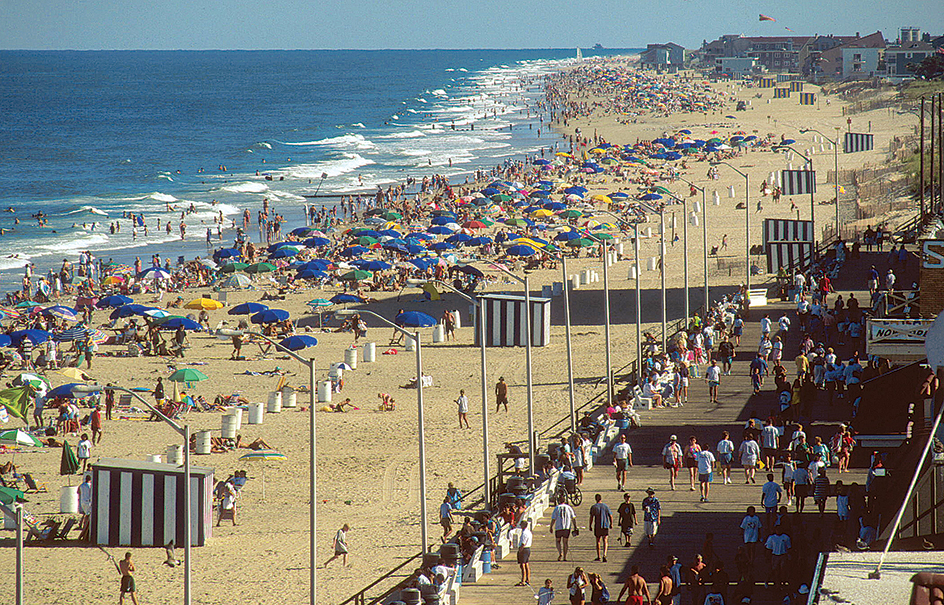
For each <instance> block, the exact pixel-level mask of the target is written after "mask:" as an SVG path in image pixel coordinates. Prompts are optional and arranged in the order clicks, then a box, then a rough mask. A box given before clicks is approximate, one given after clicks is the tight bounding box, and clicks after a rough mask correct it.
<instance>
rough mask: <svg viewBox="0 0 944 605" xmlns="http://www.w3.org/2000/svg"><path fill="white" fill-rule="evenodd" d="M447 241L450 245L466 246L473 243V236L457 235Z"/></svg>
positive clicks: (451, 236)
mask: <svg viewBox="0 0 944 605" xmlns="http://www.w3.org/2000/svg"><path fill="white" fill-rule="evenodd" d="M446 241H447V242H449V243H450V244H464V243H466V242H470V241H472V236H471V235H469V234H468V233H462V232H459V233H455V234H453V235H450V236H449V237H447V238H446Z"/></svg>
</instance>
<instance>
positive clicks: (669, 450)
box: [662, 435, 682, 492]
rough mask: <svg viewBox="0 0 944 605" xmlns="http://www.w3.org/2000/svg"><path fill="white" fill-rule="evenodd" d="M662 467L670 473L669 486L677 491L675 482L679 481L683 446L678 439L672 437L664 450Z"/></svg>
mask: <svg viewBox="0 0 944 605" xmlns="http://www.w3.org/2000/svg"><path fill="white" fill-rule="evenodd" d="M662 466H663V467H664V468H665V469H667V470H668V471H669V485H670V486H672V491H673V492H674V491H675V480H676V479H678V473H679V468H681V466H682V446H680V445H679V444H678V437H676V436H675V435H672V436H671V437H669V442H668V443H667V444H666V445H665V447H663V448H662Z"/></svg>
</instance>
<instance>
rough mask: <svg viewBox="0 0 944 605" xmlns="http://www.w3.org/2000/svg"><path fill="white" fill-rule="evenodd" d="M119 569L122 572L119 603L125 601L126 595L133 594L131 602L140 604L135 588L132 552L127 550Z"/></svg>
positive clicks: (119, 604)
mask: <svg viewBox="0 0 944 605" xmlns="http://www.w3.org/2000/svg"><path fill="white" fill-rule="evenodd" d="M118 571H119V572H120V573H121V594H120V595H119V597H118V605H121V604H122V603H124V602H125V595H126V594H130V595H131V602H132V603H134V605H138V597H137V596H135V594H134V593H135V590H134V563H133V562H132V561H131V553H130V552H126V553H125V558H124V559H122V560H121V561H118Z"/></svg>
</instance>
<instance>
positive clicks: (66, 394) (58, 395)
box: [46, 382, 82, 399]
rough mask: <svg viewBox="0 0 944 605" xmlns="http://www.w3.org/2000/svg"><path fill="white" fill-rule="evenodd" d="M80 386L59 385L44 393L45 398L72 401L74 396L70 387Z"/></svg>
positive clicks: (77, 383) (72, 383) (79, 383)
mask: <svg viewBox="0 0 944 605" xmlns="http://www.w3.org/2000/svg"><path fill="white" fill-rule="evenodd" d="M81 384H82V383H81V382H70V383H69V384H63V385H60V386H58V387H56V388H54V389H53V390H51V391H49V392H48V393H46V397H47V398H49V399H73V398H74V397H75V395H73V394H72V387H74V386H78V385H81Z"/></svg>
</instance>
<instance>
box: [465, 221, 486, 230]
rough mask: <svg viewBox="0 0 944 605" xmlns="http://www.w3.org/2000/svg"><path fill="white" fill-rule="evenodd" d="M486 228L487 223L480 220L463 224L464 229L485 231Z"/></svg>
mask: <svg viewBox="0 0 944 605" xmlns="http://www.w3.org/2000/svg"><path fill="white" fill-rule="evenodd" d="M485 227H486V225H485V223H483V222H482V221H480V220H478V219H476V220H472V221H466V222H464V223H462V228H463V229H484V228H485Z"/></svg>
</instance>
